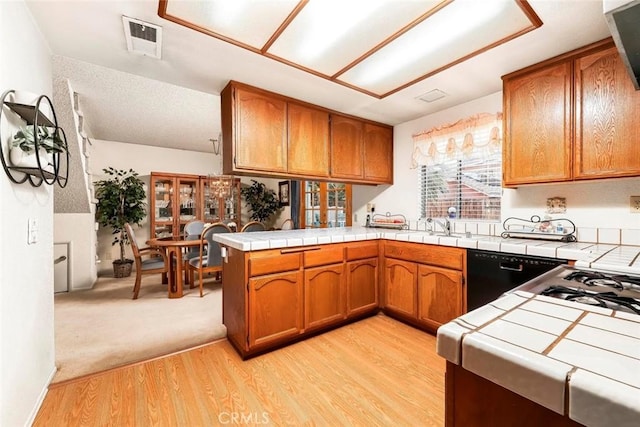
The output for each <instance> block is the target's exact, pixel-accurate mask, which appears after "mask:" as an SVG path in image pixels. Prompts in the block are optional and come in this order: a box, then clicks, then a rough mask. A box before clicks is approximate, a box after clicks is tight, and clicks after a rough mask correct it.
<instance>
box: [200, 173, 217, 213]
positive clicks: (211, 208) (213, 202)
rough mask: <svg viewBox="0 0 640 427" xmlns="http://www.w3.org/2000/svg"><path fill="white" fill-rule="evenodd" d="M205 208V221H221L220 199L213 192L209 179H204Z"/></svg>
mask: <svg viewBox="0 0 640 427" xmlns="http://www.w3.org/2000/svg"><path fill="white" fill-rule="evenodd" d="M202 182H203V184H202V192H203V203H202V204H203V208H204V212H203V213H202V219H203V221H204V222H219V221H220V218H221V215H220V214H221V212H220V200H218V198H217V197H215V196H214V195H213V194H212V193H211V189H210V188H209V180H208V179H203V180H202Z"/></svg>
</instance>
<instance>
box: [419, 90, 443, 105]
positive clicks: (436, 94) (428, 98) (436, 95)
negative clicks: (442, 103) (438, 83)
mask: <svg viewBox="0 0 640 427" xmlns="http://www.w3.org/2000/svg"><path fill="white" fill-rule="evenodd" d="M445 96H447V94H446V93H444V92H443V91H441V90H440V89H433V90H430V91H429V92H427V93H425V94H422V95H420V96H419V97H418V99H419V100H421V101H424V102H433V101H437V100H438V99H440V98H444V97H445Z"/></svg>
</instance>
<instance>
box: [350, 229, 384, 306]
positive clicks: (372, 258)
mask: <svg viewBox="0 0 640 427" xmlns="http://www.w3.org/2000/svg"><path fill="white" fill-rule="evenodd" d="M378 258H379V245H378V242H377V241H375V242H359V243H350V244H347V245H346V248H345V259H346V261H347V264H346V267H345V269H346V270H345V273H346V276H347V285H346V286H347V291H346V294H347V317H355V316H358V315H361V314H363V313H367V312H371V311H375V310H377V308H378V305H379V297H378Z"/></svg>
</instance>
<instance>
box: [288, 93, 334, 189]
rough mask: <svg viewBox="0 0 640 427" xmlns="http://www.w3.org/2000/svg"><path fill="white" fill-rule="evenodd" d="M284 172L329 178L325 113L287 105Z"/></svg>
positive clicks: (327, 133) (327, 114)
mask: <svg viewBox="0 0 640 427" xmlns="http://www.w3.org/2000/svg"><path fill="white" fill-rule="evenodd" d="M287 118H288V120H287V123H288V127H287V129H288V141H289V144H288V153H289V156H288V160H287V171H288V172H290V173H294V174H300V175H310V176H318V177H328V176H329V113H327V112H326V111H322V110H317V109H314V108H310V107H306V106H303V105H300V104H294V103H289V104H288V115H287Z"/></svg>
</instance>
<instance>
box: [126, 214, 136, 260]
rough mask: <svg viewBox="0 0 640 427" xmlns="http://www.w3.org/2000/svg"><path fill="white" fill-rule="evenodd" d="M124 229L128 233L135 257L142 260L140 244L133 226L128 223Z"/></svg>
mask: <svg viewBox="0 0 640 427" xmlns="http://www.w3.org/2000/svg"><path fill="white" fill-rule="evenodd" d="M124 229H125V231H126V232H127V236H128V237H129V242H130V243H131V250H132V251H133V257H134V258H135V259H136V260H138V259H140V250H139V249H138V242H136V235H135V233H134V232H133V228H132V227H131V224H129V223H128V222H127V223H125V224H124Z"/></svg>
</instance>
